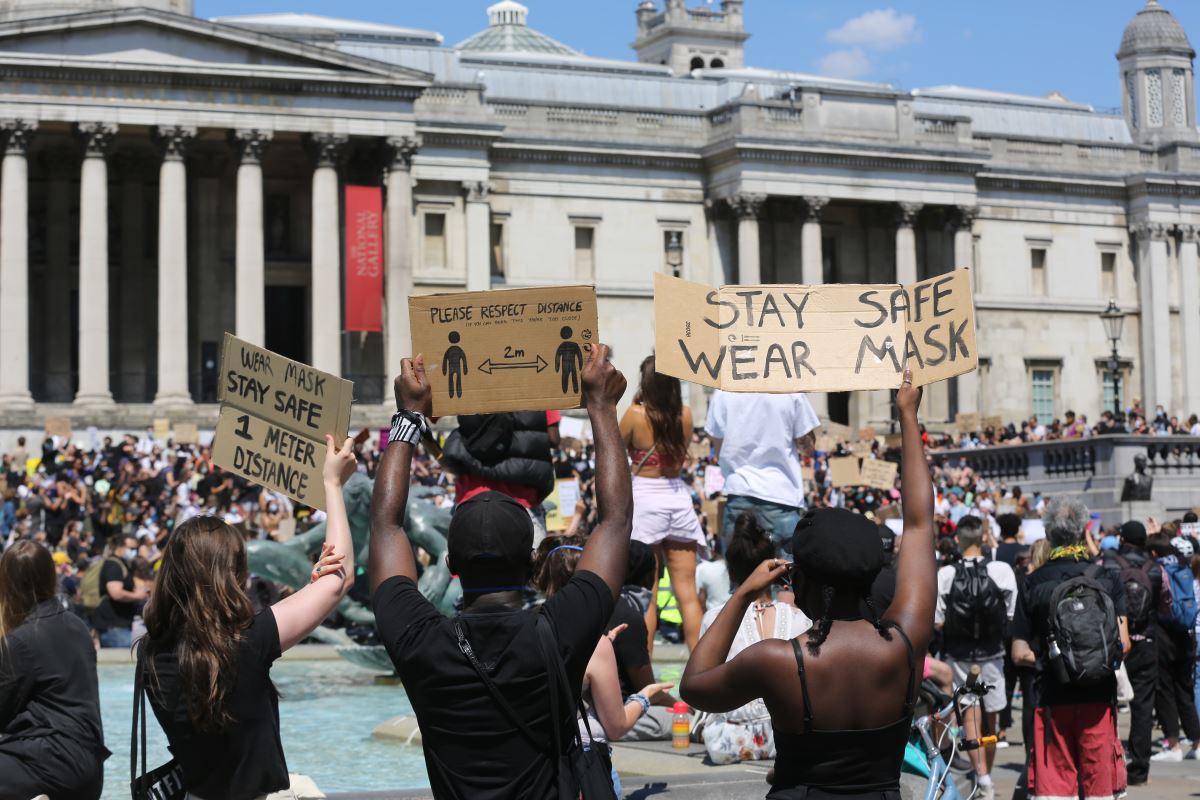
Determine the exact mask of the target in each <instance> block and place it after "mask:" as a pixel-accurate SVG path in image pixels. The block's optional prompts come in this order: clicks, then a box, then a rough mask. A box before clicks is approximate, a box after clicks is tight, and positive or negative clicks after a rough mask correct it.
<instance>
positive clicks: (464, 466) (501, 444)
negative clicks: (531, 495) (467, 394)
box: [441, 411, 554, 498]
mask: <svg viewBox="0 0 1200 800" xmlns="http://www.w3.org/2000/svg"><path fill="white" fill-rule="evenodd" d="M458 425H459V427H458V430H456V431H454V432H453V433H451V434H450V436H448V437H447V438H446V443H445V445H443V447H442V459H441V461H442V466H444V467H445V468H446V469H448V470H450V471H451V472H453V473H455V474H458V475H462V474H464V473H466V474H470V475H479V476H482V477H484V478H489V479H491V480H497V481H505V482H507V483H517V484H521V485H522V486H532V487H533V488H535V489H536V490H537V492H538V494H539V495H540V496H542V497H543V498H544V497H546V496H548V495H549V494H550V493H551V492H552V491H554V466H553V464H552V463H551V461H550V434H549V433H547V431H546V412H545V411H522V412H517V413H509V414H478V415H474V416H463V417H459V420H458Z"/></svg>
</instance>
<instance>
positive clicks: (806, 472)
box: [800, 466, 816, 483]
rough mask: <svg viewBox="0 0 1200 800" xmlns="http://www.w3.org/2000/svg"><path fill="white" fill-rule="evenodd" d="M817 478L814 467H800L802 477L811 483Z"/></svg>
mask: <svg viewBox="0 0 1200 800" xmlns="http://www.w3.org/2000/svg"><path fill="white" fill-rule="evenodd" d="M815 478H816V473H815V472H813V468H812V467H804V466H802V467H800V479H801V480H803V481H806V482H809V483H811V482H812V481H813V480H814V479H815Z"/></svg>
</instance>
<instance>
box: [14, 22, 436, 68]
mask: <svg viewBox="0 0 1200 800" xmlns="http://www.w3.org/2000/svg"><path fill="white" fill-rule="evenodd" d="M4 61H7V62H10V63H12V62H17V63H43V62H48V61H49V62H54V63H58V64H63V65H66V64H69V65H71V66H77V67H78V66H83V67H86V66H87V65H89V64H95V65H97V66H106V67H113V66H116V67H122V68H127V69H129V68H132V69H137V68H145V69H148V70H154V69H155V68H162V69H169V70H178V69H180V68H184V69H188V70H193V71H196V72H201V73H202V72H205V71H208V70H211V71H213V72H219V73H221V74H224V75H228V74H229V73H231V72H234V73H237V72H242V71H245V72H246V73H247V74H262V73H270V74H273V75H278V76H286V75H287V74H288V73H294V74H295V75H296V76H298V77H307V78H312V77H318V76H320V75H321V74H324V75H327V76H336V77H337V78H338V79H340V80H347V79H349V80H353V79H354V77H355V76H359V77H361V78H363V79H369V80H371V81H372V82H378V81H379V80H380V79H384V80H388V81H394V82H396V83H412V84H417V85H427V84H429V83H430V82H431V80H432V76H431V75H428V74H427V73H423V72H419V71H417V70H413V69H407V68H404V67H399V66H396V65H393V64H385V63H383V62H379V61H375V60H373V59H368V58H361V57H359V56H352V55H349V54H346V53H342V52H340V51H337V50H334V49H331V48H326V47H320V46H317V45H312V44H307V43H302V42H297V41H293V40H291V39H284V38H281V37H277V36H271V35H269V34H264V33H261V32H256V31H249V30H245V29H242V28H236V27H233V26H231V25H222V24H219V23H213V22H208V21H205V20H201V19H196V18H194V17H187V16H182V15H179V14H171V13H168V12H163V11H155V10H151V9H141V8H134V9H128V10H122V11H115V12H112V11H109V12H94V13H89V14H74V15H70V16H62V17H50V18H46V19H34V20H23V21H20V22H14V23H8V24H4V25H0V62H4ZM314 73H315V75H314Z"/></svg>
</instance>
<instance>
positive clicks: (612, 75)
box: [0, 0, 1200, 431]
mask: <svg viewBox="0 0 1200 800" xmlns="http://www.w3.org/2000/svg"><path fill="white" fill-rule="evenodd" d="M191 5H192V4H191V3H190V2H188V0H157V2H155V0H141V2H130V1H129V0H37V1H36V2H28V1H27V0H19V1H18V0H0V82H2V83H0V85H2V91H0V129H2V131H0V132H2V135H3V139H2V141H3V148H4V150H3V163H2V164H0V427H4V428H7V429H9V430H10V431H11V430H16V429H23V428H32V427H37V428H40V426H41V419H42V417H44V416H46V415H48V414H55V415H59V414H66V415H69V416H71V417H72V418H73V419H75V420H77V424H79V425H82V424H88V425H97V426H99V427H102V428H107V427H120V426H124V425H140V424H145V423H146V422H148V421H149V420H150V419H152V418H155V417H160V416H171V417H173V418H175V419H184V418H194V419H197V420H198V421H200V422H202V423H203V422H211V421H212V420H213V419H215V406H214V405H213V403H214V401H215V398H216V389H217V386H216V360H217V358H218V349H219V343H220V340H221V335H222V333H223V332H224V331H227V330H228V331H233V332H236V333H237V334H238V335H239V336H242V337H244V338H247V339H249V340H251V341H254V342H257V343H261V344H263V345H265V346H266V347H268V348H271V349H273V350H276V351H279V352H282V353H284V354H286V355H289V356H292V357H295V358H299V359H301V360H304V361H307V362H309V363H312V364H313V365H314V366H317V367H319V368H321V369H326V370H329V371H333V372H340V373H342V374H343V375H345V376H346V377H349V378H352V379H353V380H355V382H356V394H357V400H358V403H359V409H358V411H357V412H356V413H357V415H358V416H357V417H356V419H357V418H361V419H362V421H363V422H367V421H371V420H377V419H379V418H381V416H382V415H384V414H385V409H386V405H387V397H388V395H389V394H390V389H389V383H390V380H389V379H388V377H387V376H388V375H390V374H392V373H394V372H395V371H396V370H397V369H398V366H399V360H400V358H401V357H402V356H404V355H406V354H407V353H408V349H409V333H408V323H407V302H406V299H407V297H408V296H409V295H410V294H411V293H414V292H416V293H426V292H434V291H453V290H462V289H468V290H476V289H487V288H500V287H518V286H541V285H547V284H556V283H577V282H591V283H595V284H596V287H597V292H598V294H599V297H600V326H601V335H602V338H603V339H605V340H606V341H608V342H610V343H611V344H612V345H613V347H614V352H615V360H616V361H617V363H618V365H619V366H620V367H621V368H622V369H623V370H625V372H626V374H628V375H633V374H636V367H637V364H638V363H639V362H640V360H641V359H642V358H643V357H644V356H645V355H647V354H648V353H649V352H650V350H651V347H652V342H653V297H652V288H651V287H652V284H653V274H654V273H655V272H656V271H668V272H671V273H673V274H676V275H679V276H681V277H685V278H688V279H691V280H696V281H703V282H709V283H713V284H720V283H735V282H740V283H759V282H762V283H773V282H796V283H821V282H847V283H859V282H871V283H876V282H901V283H903V282H910V281H913V280H917V279H921V278H925V277H929V276H932V275H936V274H939V273H941V272H944V271H946V270H949V269H952V268H955V267H972V268H973V270H974V280H975V290H976V306H977V321H978V341H979V349H980V354H981V363H980V369H979V371H978V372H976V373H972V374H969V375H964V376H961V377H959V378H957V379H955V380H952V381H947V382H944V383H941V384H938V385H936V386H935V387H933V388H932V389H931V390H930V399H929V401H928V414H929V416H930V418H931V419H932V420H935V421H936V420H942V421H947V420H952V419H953V418H954V416H955V414H956V413H958V412H961V411H979V412H981V413H982V414H984V415H1002V416H1004V417H1005V418H1006V419H1016V418H1021V417H1025V416H1028V415H1029V414H1030V413H1037V414H1038V415H1039V417H1043V418H1045V417H1054V416H1060V415H1061V414H1062V413H1063V412H1064V411H1065V410H1067V408H1068V407H1070V408H1073V409H1074V410H1075V411H1077V412H1080V413H1086V414H1088V415H1089V417H1091V418H1094V416H1095V415H1097V414H1098V413H1099V412H1100V410H1101V409H1102V408H1103V407H1111V406H1112V404H1113V397H1112V395H1113V392H1114V388H1116V389H1118V390H1119V392H1120V394H1121V395H1122V397H1121V398H1120V399H1121V401H1122V402H1124V404H1126V405H1129V404H1131V403H1132V402H1133V401H1134V400H1135V399H1139V400H1141V401H1142V403H1143V404H1144V405H1145V406H1146V407H1147V408H1148V409H1151V410H1152V409H1153V408H1154V407H1155V406H1156V405H1162V406H1164V408H1166V409H1167V410H1168V411H1169V412H1171V413H1179V414H1188V413H1192V412H1200V264H1198V250H1197V247H1198V241H1200V136H1198V134H1197V128H1196V108H1195V91H1194V72H1193V59H1194V55H1195V53H1194V51H1193V49H1192V47H1191V45H1190V43H1189V41H1188V37H1187V35H1186V33H1185V32H1184V31H1183V29H1182V28H1181V26H1180V25H1179V24H1178V22H1177V21H1176V20H1175V19H1174V18H1173V17H1172V16H1171V15H1170V13H1169V12H1168V11H1167V10H1166V9H1164V8H1162V7H1161V6H1160V4H1159V3H1158V2H1157V0H1149V2H1148V3H1147V4H1146V6H1145V8H1143V9H1142V10H1141V11H1140V12H1139V13H1138V14H1137V15H1136V16H1135V17H1134V19H1133V20H1132V21H1131V22H1130V23H1129V25H1128V27H1127V28H1126V30H1125V32H1124V35H1123V38H1122V40H1121V43H1120V48H1119V50H1118V52H1117V53H1116V56H1117V58H1116V61H1117V63H1116V67H1117V69H1115V70H1114V71H1113V79H1114V80H1115V81H1119V83H1120V85H1121V88H1122V96H1123V108H1122V109H1121V111H1120V113H1116V112H1114V113H1105V112H1101V111H1097V110H1096V109H1093V108H1091V107H1090V106H1086V105H1081V104H1078V103H1073V102H1070V101H1068V100H1066V99H1065V98H1063V97H1061V96H1059V95H1051V96H1048V97H1027V96H1020V95H1010V94H1003V93H997V92H989V91H982V90H974V89H967V88H962V87H958V86H953V85H947V86H941V87H935V88H929V89H919V90H913V91H900V90H897V89H895V88H894V87H892V86H889V85H886V84H879V83H869V82H862V81H848V80H835V79H830V78H824V77H819V76H813V75H808V74H803V73H794V72H780V71H769V70H763V69H758V68H755V67H752V66H747V65H746V64H745V58H744V43H745V41H746V39H747V38H748V37H749V35H750V33H749V28H748V26H747V24H746V22H747V15H748V14H753V11H754V6H753V3H752V2H751V3H750V4H749V6H748V7H746V6H745V4H744V3H743V2H741V0H724V2H721V3H720V4H719V6H716V7H714V6H710V5H703V6H699V7H689V6H688V5H687V3H686V1H685V0H667V2H666V3H665V6H663V5H661V4H656V3H654V2H651V0H646V1H645V2H642V3H641V4H640V5H637V6H636V7H634V8H631V9H630V12H631V20H630V26H631V31H633V32H634V34H635V40H634V43H633V51H634V54H635V58H636V60H633V59H631V60H628V61H614V60H606V59H599V58H591V57H588V56H586V55H583V54H582V53H580V52H578V51H577V50H575V49H574V48H572V47H570V46H569V45H567V44H564V43H561V42H557V41H555V40H553V39H551V38H550V37H548V36H545V35H544V34H542V33H540V32H538V31H537V30H536V29H534V28H533V27H531V26H530V24H529V11H528V10H527V9H526V8H525V7H524V6H522V5H520V4H518V3H516V2H512V0H502V2H499V3H497V4H496V5H494V6H492V7H491V8H490V9H488V15H489V18H488V20H487V23H488V24H487V27H486V28H483V29H482V30H481V31H480V32H479V33H478V34H476V35H474V36H471V37H469V38H468V39H466V40H464V41H463V42H460V43H458V44H456V45H453V46H450V45H448V44H447V43H445V42H444V41H443V38H442V37H441V36H440V35H439V34H437V33H434V32H430V31H422V30H416V29H409V28H403V27H396V26H389V25H380V24H375V23H364V22H354V21H350V20H343V19H333V18H328V17H318V16H312V15H305V14H263V15H249V16H239V17H227V18H220V19H215V20H201V19H197V18H195V17H194V16H193V15H192V13H191V12H192V8H191ZM755 22H756V23H757V24H766V23H767V22H768V21H767V20H761V19H757V20H755ZM481 24H482V20H481ZM1114 39H1115V32H1114ZM1108 57H1109V56H1108V53H1107V51H1101V52H1097V53H1096V57H1095V68H1096V69H1111V68H1112V63H1111V62H1109V61H1108V60H1107V59H1108ZM346 184H367V185H378V186H382V187H383V189H384V194H385V198H386V200H385V203H386V205H385V211H386V218H387V219H386V243H385V246H386V273H385V285H386V288H385V292H386V299H385V315H384V317H385V323H384V328H385V329H384V331H383V333H382V334H374V333H372V334H344V333H342V332H341V315H342V299H341V298H342V277H341V270H342V263H341V261H342V257H341V253H342V230H343V225H342V219H341V190H342V187H344V186H345V185H346ZM1109 298H1113V299H1115V301H1116V303H1117V305H1118V306H1119V307H1120V308H1121V309H1122V310H1123V311H1125V312H1127V313H1128V314H1129V316H1128V318H1127V320H1128V321H1127V324H1126V325H1125V327H1124V334H1123V338H1122V340H1121V342H1120V345H1119V349H1120V359H1119V367H1120V374H1121V380H1120V382H1119V385H1118V387H1114V386H1113V385H1112V382H1111V379H1110V377H1109V374H1110V373H1109V372H1108V369H1107V365H1108V360H1109V349H1110V348H1109V344H1108V341H1107V340H1106V338H1105V336H1104V332H1103V329H1102V326H1101V322H1100V319H1099V316H1098V314H1099V312H1100V311H1101V310H1102V309H1103V308H1104V307H1105V306H1106V305H1107V304H1108V301H1109ZM689 394H690V397H689V400H690V402H692V403H693V404H695V405H697V406H701V405H703V395H702V393H701V392H700V391H699V390H698V389H696V388H695V387H693V388H692V390H691V391H690V392H689ZM813 399H814V404H815V405H816V406H817V408H818V410H819V411H820V413H822V415H824V416H827V417H829V418H831V419H834V420H836V421H839V422H845V423H848V424H851V425H866V424H880V423H883V422H886V421H887V420H888V419H890V418H891V416H892V409H891V406H890V397H889V394H888V393H887V392H873V393H857V394H854V395H850V394H831V395H815V396H814V397H813Z"/></svg>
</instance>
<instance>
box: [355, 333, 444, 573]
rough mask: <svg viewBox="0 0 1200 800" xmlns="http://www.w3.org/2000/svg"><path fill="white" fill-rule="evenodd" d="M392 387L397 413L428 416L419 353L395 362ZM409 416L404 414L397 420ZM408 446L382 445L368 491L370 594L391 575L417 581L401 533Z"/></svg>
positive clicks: (429, 394) (409, 548) (408, 467)
mask: <svg viewBox="0 0 1200 800" xmlns="http://www.w3.org/2000/svg"><path fill="white" fill-rule="evenodd" d="M395 390H396V411H397V413H398V414H408V415H420V416H421V417H423V418H425V419H428V418H429V416H430V414H431V413H432V411H433V393H432V392H431V391H430V389H429V381H428V380H427V379H426V377H425V359H424V357H423V356H417V357H416V358H414V359H409V358H406V359H404V360H403V361H401V362H400V377H398V378H396V382H395ZM415 418H416V417H415V416H408V417H407V418H406V419H405V420H403V421H405V422H407V421H409V420H412V419H415ZM413 447H414V445H412V444H409V443H408V442H402V441H396V442H391V443H390V444H388V447H387V449H386V450H384V451H383V458H381V459H380V461H379V470H378V471H377V472H376V473H375V490H374V491H373V492H372V493H371V559H370V563H369V564H368V566H367V583H368V585H369V586H370V588H371V593H372V594H374V593H375V590H376V589H378V588H379V585H380V584H381V583H383V582H384V581H386V580H387V579H388V578H391V577H394V576H396V575H400V576H402V577H405V578H409V579H411V580H413V581H415V580H416V579H417V562H416V560H415V559H414V558H413V548H412V543H411V542H410V541H409V540H408V534H406V533H405V532H404V512H405V509H407V508H408V483H409V479H410V477H411V472H412V456H413Z"/></svg>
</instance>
